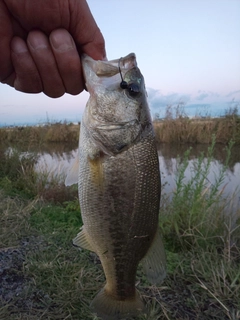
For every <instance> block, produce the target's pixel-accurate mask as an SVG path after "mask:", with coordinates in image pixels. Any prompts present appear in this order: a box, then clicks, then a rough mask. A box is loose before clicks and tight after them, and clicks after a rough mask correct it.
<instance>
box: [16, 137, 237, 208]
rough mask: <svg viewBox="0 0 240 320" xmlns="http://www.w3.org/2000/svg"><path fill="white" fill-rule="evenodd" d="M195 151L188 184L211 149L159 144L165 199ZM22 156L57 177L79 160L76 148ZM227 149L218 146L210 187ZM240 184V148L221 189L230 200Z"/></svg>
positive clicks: (47, 148)
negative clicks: (180, 167)
mask: <svg viewBox="0 0 240 320" xmlns="http://www.w3.org/2000/svg"><path fill="white" fill-rule="evenodd" d="M190 147H191V148H192V150H191V153H190V156H189V162H188V167H187V169H186V171H185V181H186V182H187V181H188V180H189V179H190V177H191V175H192V173H193V172H194V159H196V158H197V157H199V156H200V155H201V153H204V155H206V154H207V151H208V147H209V146H208V145H190V144H184V145H173V144H160V145H159V146H158V155H159V161H160V170H161V178H162V185H163V190H162V194H163V196H169V197H171V195H172V193H173V192H174V190H175V188H176V174H177V168H178V164H181V162H182V160H183V156H184V152H185V151H187V150H188V149H189V148H190ZM15 148H18V150H21V152H26V151H27V152H29V153H33V152H34V153H36V154H37V155H38V162H37V164H36V167H35V168H36V170H37V171H38V172H42V171H44V172H51V173H54V174H57V175H58V176H62V178H63V179H64V177H65V176H66V174H67V171H68V169H69V167H70V166H71V165H72V163H73V161H74V159H75V158H76V156H77V145H76V144H73V145H71V144H69V143H68V144H64V143H61V144H60V143H57V144H53V143H51V144H44V145H41V146H40V147H36V146H34V145H32V146H28V147H27V148H26V146H19V145H18V146H15ZM226 157H227V153H226V147H225V146H224V145H216V146H215V149H214V158H213V159H212V161H211V163H210V173H209V175H208V176H207V177H206V178H207V183H208V185H209V186H210V185H211V184H214V182H215V180H216V178H217V177H219V174H220V172H221V170H223V166H224V164H225V162H226ZM239 183H240V146H234V147H233V148H232V156H231V159H230V163H229V166H228V167H227V169H226V173H225V176H224V180H223V182H222V184H221V186H220V190H222V192H223V195H224V196H231V195H233V194H234V192H236V190H237V189H238V188H239ZM235 203H236V206H237V207H238V208H239V207H240V190H239V189H238V194H237V197H236V198H235Z"/></svg>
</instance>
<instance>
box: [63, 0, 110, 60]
mask: <svg viewBox="0 0 240 320" xmlns="http://www.w3.org/2000/svg"><path fill="white" fill-rule="evenodd" d="M69 4H70V10H71V15H72V16H71V21H70V33H71V34H72V36H73V38H74V41H75V43H76V46H77V48H78V51H79V53H80V54H81V53H83V52H84V53H86V54H87V55H89V56H90V57H91V58H93V59H95V60H103V59H105V58H106V51H105V41H104V37H103V35H102V33H101V31H100V29H99V28H98V26H97V23H96V21H95V20H94V18H93V16H92V13H91V11H90V9H89V6H88V4H87V2H86V1H70V2H69Z"/></svg>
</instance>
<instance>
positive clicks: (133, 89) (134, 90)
mask: <svg viewBox="0 0 240 320" xmlns="http://www.w3.org/2000/svg"><path fill="white" fill-rule="evenodd" d="M127 89H128V93H129V94H130V96H132V97H136V96H138V95H139V93H140V92H141V90H140V86H139V85H138V84H137V83H130V84H129V85H128V88H127Z"/></svg>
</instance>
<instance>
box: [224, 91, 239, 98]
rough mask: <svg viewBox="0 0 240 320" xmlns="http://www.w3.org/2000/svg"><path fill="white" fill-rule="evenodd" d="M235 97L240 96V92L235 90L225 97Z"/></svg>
mask: <svg viewBox="0 0 240 320" xmlns="http://www.w3.org/2000/svg"><path fill="white" fill-rule="evenodd" d="M235 95H238V96H239V95H240V90H235V91H231V92H229V93H228V94H227V95H226V97H227V98H229V97H232V96H235Z"/></svg>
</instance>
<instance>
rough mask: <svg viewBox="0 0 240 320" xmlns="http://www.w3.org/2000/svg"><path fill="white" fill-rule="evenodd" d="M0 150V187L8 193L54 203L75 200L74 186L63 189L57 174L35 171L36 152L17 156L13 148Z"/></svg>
mask: <svg viewBox="0 0 240 320" xmlns="http://www.w3.org/2000/svg"><path fill="white" fill-rule="evenodd" d="M0 150H1V151H0V188H2V189H4V190H5V191H6V192H7V193H8V194H12V195H15V194H21V195H22V196H24V197H27V198H31V199H34V198H36V197H38V198H39V199H41V200H43V201H51V202H54V203H63V202H65V201H69V200H70V201H72V200H74V199H76V198H77V186H72V187H68V188H66V187H65V185H64V179H63V177H62V174H61V172H60V173H59V174H51V173H50V172H47V171H46V170H45V171H44V170H43V171H41V172H36V170H35V165H36V163H37V161H38V155H37V153H34V152H25V153H21V152H19V151H18V150H17V149H15V148H8V149H7V150H3V149H0Z"/></svg>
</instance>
